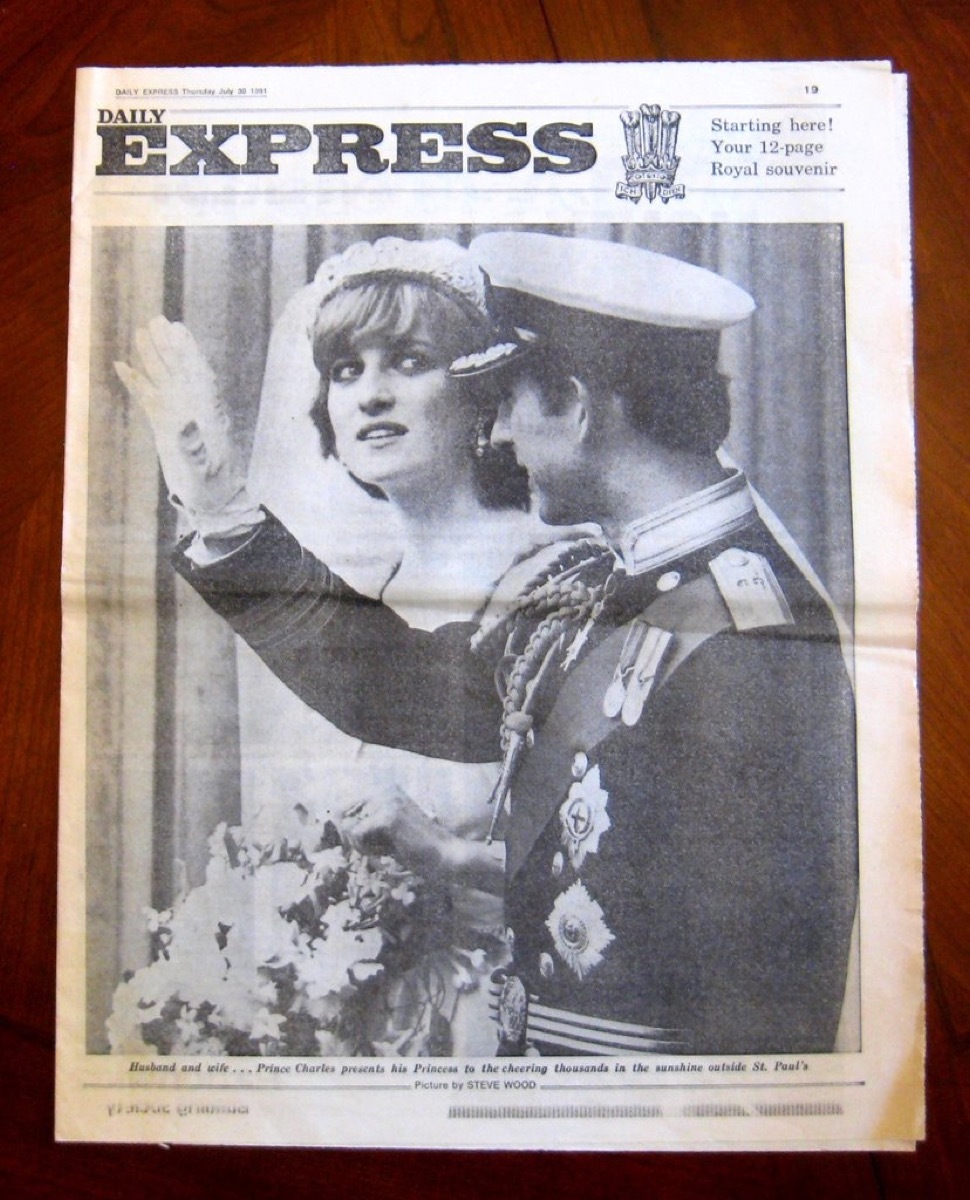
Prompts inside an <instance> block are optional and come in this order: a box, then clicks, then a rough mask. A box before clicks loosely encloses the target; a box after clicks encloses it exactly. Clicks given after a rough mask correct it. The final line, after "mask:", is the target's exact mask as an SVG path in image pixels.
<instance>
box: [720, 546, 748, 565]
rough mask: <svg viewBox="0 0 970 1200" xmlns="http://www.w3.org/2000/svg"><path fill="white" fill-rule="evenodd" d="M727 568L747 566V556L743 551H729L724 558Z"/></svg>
mask: <svg viewBox="0 0 970 1200" xmlns="http://www.w3.org/2000/svg"><path fill="white" fill-rule="evenodd" d="M725 557H726V558H727V562H728V566H731V567H746V566H747V565H748V556H747V555H746V554H745V552H744V551H743V550H729V551H728V552H727V554H726V556H725Z"/></svg>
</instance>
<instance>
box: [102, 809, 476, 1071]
mask: <svg viewBox="0 0 970 1200" xmlns="http://www.w3.org/2000/svg"><path fill="white" fill-rule="evenodd" d="M210 852H211V857H210V861H209V864H208V868H207V872H206V878H205V882H204V883H202V884H201V885H199V886H198V887H195V888H192V889H190V890H189V891H187V892H186V893H185V894H184V895H183V896H182V897H181V898H180V899H179V900H178V901H177V902H176V903H175V904H174V905H173V906H172V908H171V909H170V910H167V911H164V912H154V911H149V912H148V919H149V929H150V930H151V933H152V941H153V960H154V961H152V962H151V963H150V964H149V965H148V966H146V967H142V968H141V969H140V970H138V971H135V972H133V973H128V974H126V976H125V978H124V979H123V981H122V982H121V984H120V985H119V987H118V989H117V991H116V993H115V997H114V1006H113V1011H112V1014H111V1016H110V1017H109V1019H108V1036H109V1040H110V1043H111V1048H112V1050H113V1051H114V1052H118V1053H127V1054H151V1053H156V1054H184V1055H210V1054H211V1055H224V1054H229V1055H285V1054H294V1055H304V1056H309V1055H332V1056H338V1055H359V1054H408V1055H434V1054H447V1053H449V1051H450V1037H449V1022H448V1016H447V1013H446V1012H445V1011H444V1005H443V1003H442V1000H443V997H444V996H445V995H446V994H454V992H455V991H456V990H457V991H461V990H462V988H463V986H474V984H475V982H476V972H477V970H478V969H479V967H480V965H481V961H484V951H483V950H481V949H473V950H467V951H465V950H461V949H457V948H456V946H455V943H454V941H453V940H452V938H451V937H450V936H449V935H450V934H451V933H452V923H451V921H450V920H449V912H448V897H447V895H446V894H444V893H442V892H441V891H440V890H439V889H435V888H434V887H432V886H431V885H429V884H428V883H426V882H425V881H424V880H422V879H421V878H419V877H418V876H416V875H414V874H413V873H412V872H410V871H407V870H405V869H404V868H403V867H401V866H400V864H398V863H397V862H396V861H395V860H394V859H393V858H390V857H385V856H374V855H362V854H359V853H357V852H356V851H355V850H353V849H351V848H349V847H347V846H345V845H344V844H342V843H341V840H340V837H339V835H338V833H337V830H336V829H335V827H334V826H333V825H332V824H330V823H329V822H326V823H325V822H321V821H319V820H317V819H315V818H312V817H311V816H310V815H309V814H308V813H307V812H306V810H305V809H303V808H302V806H298V807H297V809H296V810H294V813H293V816H292V821H291V823H290V827H289V828H287V829H285V830H283V831H280V830H276V831H275V835H274V837H272V838H265V837H264V838H260V837H258V836H247V835H246V834H244V833H243V831H242V830H241V829H238V828H229V827H227V826H226V825H225V824H223V825H220V826H219V827H218V828H217V829H216V831H215V833H214V834H213V835H212V838H211V839H210Z"/></svg>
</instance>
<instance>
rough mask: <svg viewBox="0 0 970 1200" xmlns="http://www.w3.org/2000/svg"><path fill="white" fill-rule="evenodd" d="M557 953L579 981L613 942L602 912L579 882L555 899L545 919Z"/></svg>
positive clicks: (597, 962)
mask: <svg viewBox="0 0 970 1200" xmlns="http://www.w3.org/2000/svg"><path fill="white" fill-rule="evenodd" d="M546 928H547V929H548V930H549V932H550V934H551V935H552V942H553V945H554V946H555V948H556V953H557V954H558V955H559V957H560V958H561V959H562V960H563V962H564V963H566V965H567V966H568V967H570V968H571V969H572V970H573V971H574V972H575V973H576V975H578V976H579V978H580V979H583V978H585V976H586V975H588V974H589V972H590V971H592V970H593V968H594V967H596V966H598V965H599V964H600V963H601V962H602V961H603V951H604V950H605V949H606V947H607V946H608V945H609V944H610V942H612V941H613V934H612V933H611V931H610V929H609V927H608V926H607V924H606V920H605V919H604V916H603V910H602V908H600V906H599V905H598V904H597V902H596V901H595V900H594V899H593V897H592V896H591V895H590V894H589V892H587V890H586V888H585V887H584V886H583V885H582V884H581V883H578V882H577V883H574V884H573V885H572V887H571V888H569V889H568V890H567V891H565V892H563V893H562V895H561V896H558V897H557V899H556V903H555V904H554V905H553V908H552V912H551V913H550V914H549V916H548V917H547V918H546Z"/></svg>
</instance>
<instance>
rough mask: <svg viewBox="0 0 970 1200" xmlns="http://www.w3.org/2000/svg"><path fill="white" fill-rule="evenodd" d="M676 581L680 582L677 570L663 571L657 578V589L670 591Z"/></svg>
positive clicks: (675, 584)
mask: <svg viewBox="0 0 970 1200" xmlns="http://www.w3.org/2000/svg"><path fill="white" fill-rule="evenodd" d="M678 583H680V572H679V571H664V573H663V575H661V576H660V578H659V579H658V580H657V591H658V592H672V591H673V590H674V588H675V587H676V586H677V584H678Z"/></svg>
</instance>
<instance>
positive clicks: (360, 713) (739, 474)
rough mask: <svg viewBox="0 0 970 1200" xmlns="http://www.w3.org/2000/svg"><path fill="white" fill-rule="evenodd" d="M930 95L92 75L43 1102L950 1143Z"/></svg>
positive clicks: (520, 76) (606, 76)
mask: <svg viewBox="0 0 970 1200" xmlns="http://www.w3.org/2000/svg"><path fill="white" fill-rule="evenodd" d="M910 295H911V292H910V235H909V212H908V162H907V111H906V81H905V79H904V78H903V77H902V76H900V75H897V74H894V73H893V72H892V69H891V67H890V65H889V64H886V63H881V62H865V63H831V62H830V63H797V62H795V63H763V64H757V63H707V64H691V63H676V64H675V63H619V64H586V65H583V64H571V65H517V66H429V67H421V66H418V67H363V68H356V67H355V68H349V67H348V68H340V67H319V68H272V69H271V68H266V69H253V68H219V69H214V68H213V69H209V68H192V69H176V68H158V69H155V68H152V69H137V70H136V69H132V70H121V69H117V70H116V69H110V70H109V69H87V70H82V71H81V72H80V73H79V76H78V89H77V113H76V138H75V162H74V210H73V242H72V263H71V318H70V370H69V389H68V444H67V486H66V499H65V536H64V561H63V605H64V672H63V718H62V720H63V727H62V742H61V754H62V757H61V817H60V880H59V897H58V898H59V919H58V1032H57V1096H56V1126H57V1136H58V1138H60V1139H62V1140H65V1141H104V1142H161V1143H192V1144H232V1145H237V1144H240V1145H241V1144H252V1145H274V1146H275V1145H280V1146H282V1145H300V1146H361V1147H363V1146H382V1147H401V1148H409V1147H455V1148H460V1147H464V1148H480V1147H495V1148H505V1149H513V1148H543V1149H572V1150H575V1149H597V1150H604V1149H614V1150H679V1149H691V1150H725V1149H749V1150H750V1149H822V1148H825V1149H861V1148H865V1149H907V1148H912V1147H913V1146H914V1145H915V1143H916V1142H917V1141H918V1140H919V1139H920V1138H921V1137H922V1136H923V1129H924V1125H923V1121H924V1116H923V1055H924V1032H923V1029H924V1017H923V974H922V898H921V872H920V863H921V852H920V779H919V757H918V736H917V698H916V625H915V619H916V602H917V564H916V543H915V507H914V506H915V499H914V495H915V492H914V460H913V421H912V349H911V324H912V321H911V300H910Z"/></svg>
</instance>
